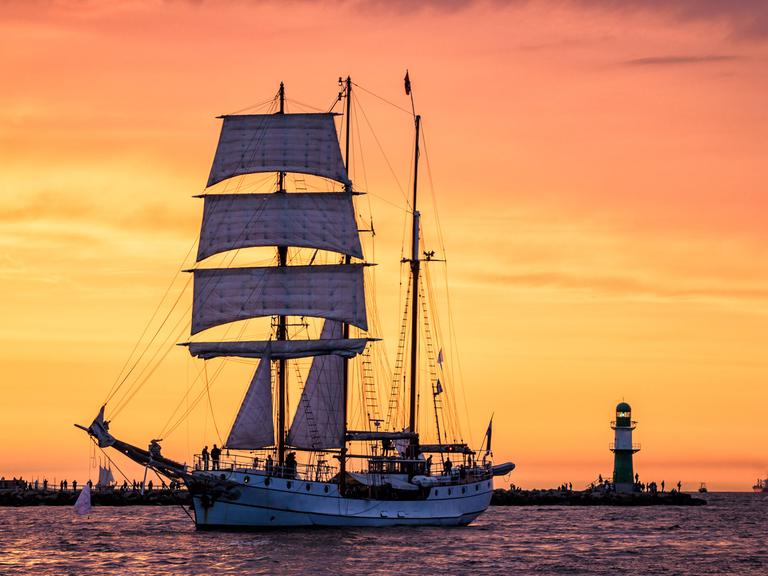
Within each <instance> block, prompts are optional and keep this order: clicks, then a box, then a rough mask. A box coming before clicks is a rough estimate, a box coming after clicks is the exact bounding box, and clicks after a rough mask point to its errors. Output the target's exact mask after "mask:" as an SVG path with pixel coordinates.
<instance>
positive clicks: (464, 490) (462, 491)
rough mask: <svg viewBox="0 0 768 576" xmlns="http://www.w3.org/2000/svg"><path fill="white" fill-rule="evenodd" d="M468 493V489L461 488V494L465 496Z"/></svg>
mask: <svg viewBox="0 0 768 576" xmlns="http://www.w3.org/2000/svg"><path fill="white" fill-rule="evenodd" d="M466 491H467V489H466V488H465V487H464V486H462V487H461V493H462V494H464V493H465V492H466Z"/></svg>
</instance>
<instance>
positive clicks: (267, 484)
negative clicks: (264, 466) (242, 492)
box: [264, 478, 270, 486]
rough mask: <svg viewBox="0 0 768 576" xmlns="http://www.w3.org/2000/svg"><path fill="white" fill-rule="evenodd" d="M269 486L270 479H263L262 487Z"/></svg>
mask: <svg viewBox="0 0 768 576" xmlns="http://www.w3.org/2000/svg"><path fill="white" fill-rule="evenodd" d="M269 484H270V479H269V478H267V479H265V480H264V486H269Z"/></svg>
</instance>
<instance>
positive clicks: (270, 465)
mask: <svg viewBox="0 0 768 576" xmlns="http://www.w3.org/2000/svg"><path fill="white" fill-rule="evenodd" d="M273 468H274V462H273V461H272V455H271V454H268V455H267V462H266V464H265V465H264V469H265V470H266V472H267V476H272V469H273Z"/></svg>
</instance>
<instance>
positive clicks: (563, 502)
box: [491, 488, 707, 506]
mask: <svg viewBox="0 0 768 576" xmlns="http://www.w3.org/2000/svg"><path fill="white" fill-rule="evenodd" d="M706 503H707V501H706V500H704V499H702V498H694V497H693V496H691V495H690V494H685V493H683V492H657V493H655V494H651V493H649V492H634V493H629V494H625V493H620V492H602V491H600V492H598V491H589V490H587V491H584V492H579V491H571V490H566V491H562V490H519V489H512V490H504V489H501V488H499V489H496V490H494V491H493V497H492V498H491V506H702V505H704V504H706Z"/></svg>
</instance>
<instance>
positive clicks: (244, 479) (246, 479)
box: [243, 476, 251, 484]
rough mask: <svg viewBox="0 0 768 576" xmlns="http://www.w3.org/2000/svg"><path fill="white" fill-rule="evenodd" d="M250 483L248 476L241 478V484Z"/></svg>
mask: <svg viewBox="0 0 768 576" xmlns="http://www.w3.org/2000/svg"><path fill="white" fill-rule="evenodd" d="M250 481H251V477H250V476H243V482H245V483H246V484H248V482H250Z"/></svg>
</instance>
